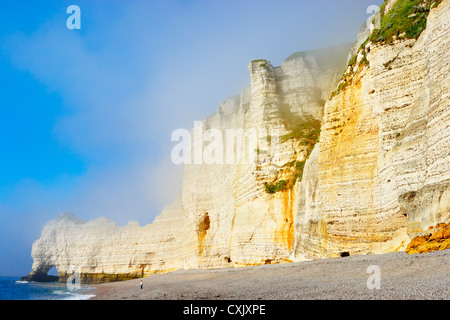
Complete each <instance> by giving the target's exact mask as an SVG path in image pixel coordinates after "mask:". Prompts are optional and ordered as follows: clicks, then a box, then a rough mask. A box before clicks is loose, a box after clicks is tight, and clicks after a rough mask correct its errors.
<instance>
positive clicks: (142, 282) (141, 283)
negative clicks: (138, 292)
mask: <svg viewBox="0 0 450 320" xmlns="http://www.w3.org/2000/svg"><path fill="white" fill-rule="evenodd" d="M143 285H144V283H143V282H142V279H141V289H142V286H143Z"/></svg>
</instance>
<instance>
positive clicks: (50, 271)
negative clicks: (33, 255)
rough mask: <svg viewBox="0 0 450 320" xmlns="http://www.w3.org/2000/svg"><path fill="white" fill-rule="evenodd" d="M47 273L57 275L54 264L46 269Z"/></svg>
mask: <svg viewBox="0 0 450 320" xmlns="http://www.w3.org/2000/svg"><path fill="white" fill-rule="evenodd" d="M47 275H48V276H56V277H57V276H58V270H57V269H56V267H55V266H53V267H51V268H50V269H49V270H48V271H47Z"/></svg>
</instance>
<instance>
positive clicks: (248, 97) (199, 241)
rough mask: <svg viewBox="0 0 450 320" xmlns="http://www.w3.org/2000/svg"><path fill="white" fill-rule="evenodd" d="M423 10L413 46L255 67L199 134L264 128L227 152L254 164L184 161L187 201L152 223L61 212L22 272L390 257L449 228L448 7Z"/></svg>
mask: <svg viewBox="0 0 450 320" xmlns="http://www.w3.org/2000/svg"><path fill="white" fill-rule="evenodd" d="M397 2H398V3H400V2H401V1H392V0H391V1H385V4H384V7H383V8H382V9H383V10H384V11H386V12H383V13H382V14H383V16H388V15H389V14H390V13H391V12H392V10H396V5H398V3H397ZM429 2H430V1H425V4H431V7H430V8H429V9H430V10H429V15H428V17H427V21H426V28H425V29H424V30H423V31H422V32H421V33H420V36H419V37H418V38H417V39H415V38H411V37H402V34H401V33H399V34H398V35H397V36H396V37H394V38H393V39H392V40H391V41H389V42H388V43H386V42H385V41H384V40H385V39H380V41H370V39H371V38H370V36H369V34H367V35H365V36H364V38H366V39H367V36H369V39H368V41H361V40H359V42H358V45H357V46H354V48H353V49H352V50H353V53H355V58H354V59H348V54H349V52H351V46H350V45H344V46H339V47H333V48H327V49H323V50H313V51H308V52H300V53H296V54H293V55H292V56H291V57H289V58H288V59H286V61H285V62H283V64H282V65H281V66H279V67H273V66H272V65H271V63H270V62H269V61H267V60H254V61H252V62H251V63H250V64H249V70H250V86H249V87H248V88H245V89H243V91H242V93H241V94H240V95H239V96H236V97H233V98H230V99H229V100H227V101H225V102H224V103H222V104H221V105H220V106H219V108H218V111H217V113H215V114H213V115H211V116H210V117H208V118H206V119H204V120H203V121H202V122H201V126H200V129H201V130H202V131H203V132H206V131H208V130H210V129H217V130H218V131H217V132H221V133H223V137H225V136H226V131H227V130H229V129H235V130H237V129H243V130H251V129H259V130H260V129H264V130H265V132H267V133H266V134H265V135H263V136H258V139H257V145H255V146H247V147H246V146H243V147H235V148H237V149H239V148H241V149H245V150H240V151H248V149H249V148H255V149H256V150H257V152H256V153H257V159H256V161H242V162H239V163H232V162H227V161H226V159H225V158H226V155H225V154H226V151H227V150H225V149H224V150H222V151H223V157H222V159H223V160H224V161H223V162H224V164H222V163H212V164H206V163H202V164H195V162H194V161H193V163H192V164H186V165H185V169H184V178H183V188H182V195H181V197H180V198H179V199H178V200H177V201H176V202H175V203H173V204H171V205H168V206H167V207H166V208H165V209H164V211H163V212H162V213H161V215H160V216H158V217H157V218H156V219H155V221H154V222H153V223H152V224H149V225H147V226H143V227H141V226H139V225H138V224H137V223H134V222H130V223H129V224H128V225H127V226H125V227H119V226H117V225H116V224H115V223H114V222H112V221H110V220H108V219H106V218H99V219H96V220H92V221H89V222H84V221H81V220H79V219H78V218H76V217H75V216H74V215H72V214H68V213H66V214H63V215H61V216H60V217H58V218H57V219H56V220H53V221H50V222H49V223H48V224H47V225H46V226H45V227H44V230H43V231H42V235H41V238H40V239H38V240H37V241H36V242H35V243H34V244H33V248H32V257H33V259H34V263H33V266H32V272H31V273H30V275H29V276H27V278H28V279H35V280H40V279H45V275H46V274H47V271H48V270H49V269H50V268H51V267H52V266H56V268H57V270H58V274H59V276H60V279H65V278H66V277H67V276H68V275H70V274H71V273H72V272H74V270H77V271H79V272H81V275H82V278H83V279H85V280H86V281H91V282H96V281H110V280H121V279H129V278H134V277H142V276H147V275H150V274H153V273H158V272H167V271H172V270H176V269H180V268H181V269H182V268H215V267H233V266H248V265H255V264H264V263H279V262H291V261H301V260H305V259H318V258H325V257H336V256H339V255H341V254H344V253H345V254H347V253H348V254H376V253H384V252H393V251H399V250H405V248H406V246H407V245H408V243H409V242H410V241H411V239H412V238H414V237H415V236H420V235H423V234H425V233H427V230H428V229H429V228H430V227H433V226H435V225H437V224H439V223H449V222H450V148H449V146H450V90H449V86H450V80H449V74H450V28H449V21H450V0H442V1H434V2H433V1H431V3H429ZM419 9H420V8H419ZM419 9H417V10H419ZM422 11H424V12H426V13H427V14H428V11H427V10H425V9H423V10H422ZM422 11H420V10H419V12H422ZM418 14H419V13H418ZM420 14H421V13H420ZM391 16H395V15H394V14H391ZM382 26H383V25H382ZM358 48H359V49H358ZM348 60H350V61H348ZM347 64H348V67H347V69H346V66H347ZM343 74H344V76H342V75H343ZM197 129H198V128H197ZM273 132H275V134H273ZM193 134H195V129H194V130H193ZM319 136H320V138H319ZM275 141H279V148H278V149H277V150H276V152H274V151H273V150H272V149H271V147H272V146H273V145H275ZM224 144H225V143H224ZM207 150H208V149H207V143H205V144H204V146H203V148H202V150H199V149H198V148H197V149H196V148H194V147H193V148H192V159H203V156H204V153H205V152H207ZM236 151H239V150H236ZM199 152H201V154H199ZM214 156H217V150H216V153H215V154H214ZM216 159H217V158H216Z"/></svg>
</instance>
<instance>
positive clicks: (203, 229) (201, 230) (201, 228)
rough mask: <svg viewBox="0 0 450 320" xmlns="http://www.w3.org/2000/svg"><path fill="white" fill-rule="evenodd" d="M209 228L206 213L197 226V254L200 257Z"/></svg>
mask: <svg viewBox="0 0 450 320" xmlns="http://www.w3.org/2000/svg"><path fill="white" fill-rule="evenodd" d="M210 226H211V222H210V220H209V214H208V212H206V213H205V214H204V215H203V217H202V218H201V220H200V222H199V224H198V226H197V237H198V253H199V255H200V256H201V255H202V254H203V242H204V241H205V237H206V234H207V233H208V230H209V228H210Z"/></svg>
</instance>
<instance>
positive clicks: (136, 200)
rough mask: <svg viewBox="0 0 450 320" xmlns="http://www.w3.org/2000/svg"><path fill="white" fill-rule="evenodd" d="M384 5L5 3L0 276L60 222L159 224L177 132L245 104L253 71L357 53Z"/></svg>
mask: <svg viewBox="0 0 450 320" xmlns="http://www.w3.org/2000/svg"><path fill="white" fill-rule="evenodd" d="M381 3H382V1H381V0H378V1H375V0H371V1H366V0H342V1H332V0H323V1H300V0H297V1H293V0H281V1H264V0H259V1H256V0H246V1H242V0H239V1H237V0H236V1H235V0H227V1H225V0H222V1H214V0H208V1H206V0H204V1H181V0H178V1H176V0H173V1H167V0H165V1H138V0H126V1H125V0H124V1H119V0H117V1H92V0H89V1H61V0H60V1H12V0H10V1H1V2H0V23H1V28H0V70H1V77H0V150H1V157H0V219H1V220H0V221H1V224H0V255H1V257H2V259H1V261H0V275H19V276H21V275H25V274H27V273H28V272H29V271H30V270H31V264H32V259H31V255H30V254H31V245H32V243H33V241H35V240H36V239H37V238H39V236H40V232H41V229H42V227H43V226H44V225H45V223H46V222H47V221H49V220H51V219H54V218H56V217H57V216H58V215H59V214H60V213H62V212H65V211H70V212H73V213H75V214H76V215H77V216H79V217H80V218H82V219H84V220H90V219H93V218H97V217H101V216H105V217H108V218H111V219H112V220H114V221H116V222H117V223H118V224H119V225H125V224H126V223H127V222H128V221H130V220H136V221H138V222H139V223H140V224H141V225H145V224H147V223H150V222H152V221H153V219H154V217H155V216H156V215H158V214H159V213H160V212H161V210H162V209H163V207H164V205H165V204H167V203H170V202H171V201H172V200H173V199H174V197H175V196H176V195H177V194H178V193H179V192H180V190H181V175H182V168H181V167H178V166H175V165H173V164H172V163H171V161H170V151H171V148H172V147H173V143H172V142H171V141H170V135H171V133H172V131H173V130H175V129H177V128H187V129H190V128H191V127H192V126H193V123H194V121H195V120H200V119H202V118H204V117H206V116H208V115H210V114H211V113H213V112H215V111H216V109H217V107H218V106H219V104H220V103H221V102H222V101H223V100H225V99H227V98H228V97H230V96H233V95H236V94H239V93H240V91H241V88H243V87H245V86H247V85H248V83H249V75H248V69H247V65H248V63H249V62H250V61H251V60H253V59H259V58H264V59H268V60H270V61H271V62H272V63H273V64H274V65H280V64H281V63H282V62H283V60H284V59H285V58H287V57H288V56H289V55H291V54H292V53H294V52H296V51H301V50H308V49H315V48H320V47H326V46H331V45H335V44H340V43H348V42H353V41H354V40H355V38H356V34H357V32H358V30H359V28H360V26H361V24H362V23H363V22H364V21H365V20H366V19H367V18H368V16H369V15H368V14H367V13H366V9H367V7H368V6H370V5H380V4H381ZM72 4H75V5H78V6H79V7H80V9H81V30H69V29H67V27H66V20H67V18H68V17H69V14H67V13H66V9H67V7H68V6H69V5H72Z"/></svg>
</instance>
